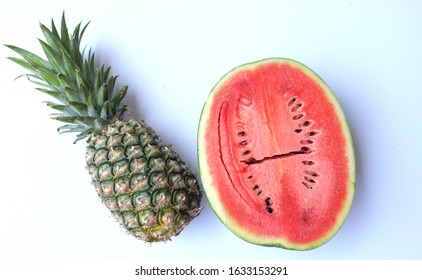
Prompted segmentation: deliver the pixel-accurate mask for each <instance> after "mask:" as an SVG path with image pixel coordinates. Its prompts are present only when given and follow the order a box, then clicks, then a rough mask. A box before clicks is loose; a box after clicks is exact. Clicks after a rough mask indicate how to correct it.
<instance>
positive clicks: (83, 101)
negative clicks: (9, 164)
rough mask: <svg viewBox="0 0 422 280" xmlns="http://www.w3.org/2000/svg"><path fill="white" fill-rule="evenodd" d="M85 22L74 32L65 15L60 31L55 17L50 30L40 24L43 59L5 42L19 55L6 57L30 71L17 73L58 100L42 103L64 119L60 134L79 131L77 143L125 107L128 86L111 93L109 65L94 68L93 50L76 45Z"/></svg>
mask: <svg viewBox="0 0 422 280" xmlns="http://www.w3.org/2000/svg"><path fill="white" fill-rule="evenodd" d="M88 24H89V23H87V24H86V25H84V26H83V27H82V28H81V23H79V24H78V25H77V26H76V27H75V29H74V31H73V33H72V34H69V30H68V27H67V24H66V20H65V14H64V13H63V15H62V19H61V28H60V33H59V31H58V30H57V28H56V26H55V24H54V21H53V20H52V21H51V29H48V28H47V27H46V26H45V25H43V24H40V28H41V30H42V33H43V35H44V37H45V41H43V40H41V39H39V42H40V44H41V47H42V49H43V51H44V54H45V56H46V58H47V59H43V58H41V57H39V56H37V55H35V54H34V53H31V52H29V51H27V50H24V49H22V48H19V47H16V46H12V45H6V47H8V48H10V49H12V50H13V51H15V52H16V53H18V54H19V55H20V56H21V58H16V57H8V59H10V60H11V61H13V62H15V63H17V64H19V65H20V66H22V67H23V68H25V69H26V70H29V72H30V73H29V74H24V75H21V76H19V77H22V76H25V77H27V78H28V79H29V81H31V82H32V83H34V84H36V85H37V88H36V89H37V90H39V91H41V92H43V93H46V94H47V95H49V96H51V97H53V98H54V99H55V100H56V101H57V102H51V101H47V102H46V104H47V105H48V106H49V107H51V108H53V109H54V110H55V111H56V112H55V113H52V114H51V115H50V116H51V118H52V119H55V120H58V121H61V122H64V123H66V124H64V125H62V126H60V127H59V128H58V132H59V133H68V132H77V133H78V134H77V137H76V140H75V143H76V142H77V141H79V140H81V139H84V138H86V137H88V136H90V135H91V134H93V133H98V132H100V131H101V130H102V129H103V128H104V127H106V126H107V125H109V124H110V123H112V122H114V121H116V120H117V119H120V118H121V116H122V114H123V113H124V112H125V111H127V107H126V106H120V103H121V101H122V100H123V98H124V97H125V95H126V92H127V86H124V87H122V88H121V89H120V91H118V92H116V93H114V87H115V83H116V79H117V77H116V76H109V74H110V69H111V68H110V67H105V66H104V65H103V66H102V67H101V68H100V69H98V68H96V67H95V61H94V57H95V56H94V52H92V51H91V50H89V52H88V54H87V55H86V56H85V55H84V50H81V49H80V43H81V39H82V36H83V34H84V32H85V30H86V28H87V26H88ZM19 77H18V78H19Z"/></svg>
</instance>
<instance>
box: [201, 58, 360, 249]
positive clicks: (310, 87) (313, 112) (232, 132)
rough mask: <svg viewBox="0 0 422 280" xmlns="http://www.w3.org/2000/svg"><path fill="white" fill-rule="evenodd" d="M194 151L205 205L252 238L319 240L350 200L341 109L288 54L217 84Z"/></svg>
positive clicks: (351, 165)
mask: <svg viewBox="0 0 422 280" xmlns="http://www.w3.org/2000/svg"><path fill="white" fill-rule="evenodd" d="M198 158H199V167H200V173H201V181H202V184H203V187H204V190H205V193H206V195H207V198H208V200H209V202H210V205H211V206H212V208H213V210H214V211H215V213H216V214H217V215H218V217H219V218H220V219H221V221H222V222H223V223H224V224H225V225H226V226H227V227H228V228H229V229H230V230H232V231H233V232H234V233H235V234H237V235H238V236H240V237H241V238H243V239H245V240H247V241H249V242H252V243H255V244H261V245H274V246H280V247H284V248H289V249H298V250H306V249H312V248H315V247H318V246H320V245H322V244H323V243H325V242H327V241H328V240H329V239H330V238H331V237H332V236H333V235H334V234H335V233H336V232H337V231H338V229H339V228H340V227H341V225H342V224H343V223H344V221H345V219H346V216H347V214H348V212H349V209H350V206H351V203H352V200H353V194H354V187H355V160H354V152H353V144H352V138H351V135H350V132H349V128H348V125H347V121H346V119H345V116H344V114H343V111H342V109H341V107H340V105H339V103H338V102H337V100H336V99H335V97H334V95H333V93H332V92H331V90H330V89H329V88H328V86H327V85H326V84H325V83H324V82H323V81H322V79H321V78H320V77H319V76H317V75H316V74H315V73H314V72H313V71H311V70H310V69H309V68H307V67H306V66H304V65H303V64H301V63H299V62H296V61H293V60H290V59H282V58H272V59H266V60H261V61H258V62H254V63H249V64H245V65H242V66H240V67H237V68H235V69H233V70H232V71H231V72H229V73H228V74H226V75H225V76H224V77H223V78H222V79H221V80H220V81H219V82H218V83H217V85H216V86H215V87H214V88H213V90H212V91H211V93H210V95H209V97H208V100H207V102H206V104H205V106H204V108H203V112H202V115H201V121H200V126H199V132H198Z"/></svg>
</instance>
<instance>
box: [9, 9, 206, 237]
mask: <svg viewBox="0 0 422 280" xmlns="http://www.w3.org/2000/svg"><path fill="white" fill-rule="evenodd" d="M87 26H88V24H86V25H85V26H83V27H82V28H81V24H78V25H77V26H76V28H75V29H74V31H73V33H69V30H68V27H67V24H66V20H65V16H64V14H63V16H62V19H61V25H60V31H59V30H58V29H57V28H56V25H55V23H54V21H53V20H52V22H51V28H50V29H49V28H47V27H46V26H45V25H43V24H40V28H41V30H42V32H43V35H44V37H45V41H43V40H39V42H40V44H41V47H42V49H43V51H44V54H45V56H46V59H43V58H41V57H39V56H37V55H35V54H34V53H31V52H29V51H26V50H24V49H21V48H19V47H16V46H12V45H6V46H7V47H9V48H10V49H12V50H13V51H15V52H16V53H17V54H18V55H19V56H20V57H9V59H10V60H12V61H13V62H16V63H17V64H19V65H20V66H22V67H23V68H25V69H26V70H28V71H29V74H24V75H22V76H26V77H27V78H28V79H29V80H30V81H31V82H32V83H34V84H36V85H37V88H36V89H37V90H39V91H41V92H43V93H45V94H47V95H49V96H50V97H53V98H54V99H55V102H51V101H48V102H46V104H47V105H48V106H49V107H51V108H52V109H54V110H55V113H53V114H51V118H52V119H55V120H58V121H61V122H63V123H64V124H63V125H62V126H60V127H59V128H58V131H59V133H68V132H76V133H77V137H76V140H75V142H77V141H79V140H82V139H85V138H87V146H86V167H87V169H88V172H89V174H90V176H91V178H92V183H93V185H94V187H95V189H96V191H97V193H98V195H99V197H100V198H101V200H102V202H103V203H104V205H105V206H106V207H107V208H108V209H109V210H110V211H111V213H112V216H113V217H115V218H116V220H117V221H118V222H119V224H120V225H121V226H122V227H123V228H124V229H126V230H127V232H129V233H130V234H132V235H133V236H135V237H136V238H139V239H142V240H144V241H146V242H157V241H166V240H170V238H171V237H173V236H176V235H178V234H179V233H180V232H181V231H182V230H183V228H184V227H185V226H186V225H187V224H188V223H189V222H190V221H191V220H192V219H193V218H195V217H196V216H197V215H198V214H199V213H200V211H201V207H200V202H201V197H202V193H201V191H200V189H199V186H198V182H197V180H196V179H195V176H194V175H193V174H192V172H191V171H190V169H189V166H188V165H187V164H185V163H184V162H183V161H182V160H181V159H180V156H179V155H178V154H177V153H176V151H175V150H174V149H173V148H172V147H171V146H168V145H166V144H165V143H164V142H163V140H162V139H161V138H160V136H159V135H158V134H157V133H156V132H155V131H154V130H153V129H152V128H151V127H149V126H148V125H147V124H146V123H145V122H144V121H141V122H139V123H138V122H136V121H135V120H134V119H133V118H131V117H128V118H126V119H124V115H125V112H126V111H128V108H127V107H126V106H124V105H121V102H122V100H123V98H124V97H125V95H126V92H127V87H126V86H124V87H122V89H121V90H120V91H118V92H115V90H114V87H115V82H116V79H117V77H114V76H110V75H109V73H110V67H108V68H106V67H105V66H102V67H101V68H100V69H98V68H95V62H94V59H95V56H94V53H93V52H91V51H89V53H88V54H87V55H86V56H85V54H84V51H81V48H80V42H81V38H82V36H83V34H84V32H85V30H86V28H87Z"/></svg>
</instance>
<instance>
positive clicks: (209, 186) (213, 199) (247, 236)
mask: <svg viewBox="0 0 422 280" xmlns="http://www.w3.org/2000/svg"><path fill="white" fill-rule="evenodd" d="M268 62H277V63H287V64H289V65H291V66H293V67H298V68H300V69H301V71H303V72H304V73H306V74H307V75H308V76H309V77H311V78H313V79H314V80H315V81H316V82H317V83H318V84H319V85H320V86H321V87H322V88H323V89H324V92H325V93H326V94H327V96H328V98H329V100H330V101H331V103H332V104H333V106H334V108H335V110H336V114H337V116H338V118H339V120H340V122H341V126H342V130H343V134H344V136H345V139H346V145H347V154H348V158H349V162H348V171H349V173H348V174H349V178H348V184H347V188H348V194H349V195H348V196H347V198H346V200H345V201H344V207H343V210H342V211H341V212H340V213H339V214H338V218H337V222H336V224H335V226H334V227H332V228H331V230H329V231H328V232H327V233H326V234H325V235H324V236H322V237H321V238H320V239H318V240H316V241H315V242H312V243H307V244H298V243H293V242H290V241H289V240H287V239H284V238H282V237H280V238H272V237H266V236H257V235H255V234H254V233H252V232H250V231H249V230H248V228H246V227H244V226H242V224H241V223H240V222H241V221H239V222H238V221H237V220H235V219H233V218H232V217H230V213H229V212H227V211H226V209H225V208H224V206H223V205H222V203H221V201H220V199H219V197H218V193H217V192H216V188H214V187H213V185H214V183H213V175H212V174H210V172H209V170H208V169H209V168H208V166H207V161H206V157H207V154H208V151H207V150H206V149H205V147H204V146H205V145H203V143H205V141H204V140H203V138H204V137H205V136H204V135H205V132H206V124H207V123H208V122H209V121H210V120H209V115H210V114H209V113H210V110H211V107H212V104H213V101H214V97H215V94H216V93H217V92H218V89H219V88H220V86H221V85H222V84H224V83H225V82H226V81H227V80H229V79H230V77H231V76H233V75H234V74H236V73H237V72H238V71H243V70H245V69H248V68H249V69H253V68H255V67H257V66H259V65H262V64H266V63H268ZM211 121H212V120H211ZM197 137H198V138H197V141H198V143H197V144H198V165H199V173H200V178H201V182H202V186H203V188H204V192H205V194H206V197H207V199H208V201H209V204H210V206H211V208H212V209H213V211H214V213H215V214H216V215H217V217H218V218H219V219H220V220H221V222H222V223H223V224H224V225H225V226H226V227H227V228H228V229H229V230H230V231H232V232H233V233H234V234H235V235H237V236H238V237H240V238H241V239H243V240H245V241H247V242H250V243H253V244H257V245H263V246H275V247H281V248H285V249H290V250H311V249H315V248H317V247H320V246H321V245H323V244H325V243H326V242H328V241H329V240H330V239H331V238H333V237H334V236H335V235H336V233H337V232H338V231H339V229H340V228H341V227H342V225H343V224H344V222H345V220H346V218H347V216H348V214H349V212H350V208H351V205H352V202H353V197H354V192H355V186H356V164H355V151H354V145H353V140H352V135H351V132H350V128H349V125H348V122H347V120H346V116H345V114H344V112H343V110H342V108H341V106H340V104H339V102H338V100H337V98H336V97H335V95H334V93H333V92H332V91H331V89H330V88H329V87H328V85H327V84H326V83H325V82H324V80H323V79H322V78H321V77H320V76H319V75H317V74H316V73H315V72H314V71H312V70H311V69H310V68H308V67H307V66H306V65H304V64H302V63H300V62H298V61H296V60H292V59H289V58H279V57H276V58H266V59H262V60H258V61H254V62H250V63H246V64H242V65H240V66H238V67H235V68H233V69H232V70H231V71H229V72H228V73H226V74H225V75H224V76H223V77H222V78H221V79H220V81H219V82H218V83H217V84H216V85H215V86H214V87H213V88H212V90H211V92H210V93H209V96H208V98H207V101H206V102H205V104H204V106H203V108H202V112H201V118H200V121H199V127H198V135H197Z"/></svg>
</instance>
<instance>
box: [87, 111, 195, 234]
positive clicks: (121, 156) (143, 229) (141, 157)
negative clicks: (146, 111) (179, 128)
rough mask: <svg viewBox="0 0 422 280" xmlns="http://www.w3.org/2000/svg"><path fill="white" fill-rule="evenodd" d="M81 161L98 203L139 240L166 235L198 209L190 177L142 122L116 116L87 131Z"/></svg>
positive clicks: (188, 219) (179, 226) (181, 228)
mask: <svg viewBox="0 0 422 280" xmlns="http://www.w3.org/2000/svg"><path fill="white" fill-rule="evenodd" d="M86 165H87V169H88V171H89V174H90V175H91V177H92V182H93V185H94V187H95V189H96V191H97V193H98V195H99V197H100V198H101V200H102V202H103V203H104V204H105V205H106V206H107V208H108V209H109V210H110V211H111V213H112V214H113V216H114V217H115V218H116V220H117V221H118V222H119V223H120V225H121V226H122V227H123V228H125V229H126V230H127V231H128V232H129V233H130V234H132V235H133V236H135V237H137V238H139V239H142V240H144V241H147V242H156V241H166V240H169V239H170V238H171V237H173V236H177V235H178V234H179V233H180V232H181V231H182V230H183V228H184V227H185V226H186V225H187V224H188V223H189V222H190V221H191V220H192V219H193V218H195V217H196V216H197V215H198V214H199V213H200V210H201V208H200V202H201V196H202V195H201V191H200V189H199V185H198V183H197V180H196V179H195V176H194V175H193V174H192V172H191V171H190V169H189V167H188V165H187V164H185V163H184V162H183V161H182V160H181V159H180V157H179V155H178V154H177V153H176V152H175V151H174V149H173V148H172V147H170V146H168V145H166V144H165V143H164V142H163V140H162V139H161V137H160V136H159V135H157V133H156V132H155V131H154V130H153V129H152V128H150V127H149V126H147V124H146V123H145V122H144V121H142V122H140V123H138V122H136V121H135V120H133V119H129V120H127V121H121V120H117V121H116V122H114V123H112V124H110V125H108V126H107V127H106V128H105V129H103V130H102V131H101V132H100V133H96V134H94V135H92V136H91V137H90V139H89V141H88V144H87V147H86Z"/></svg>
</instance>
